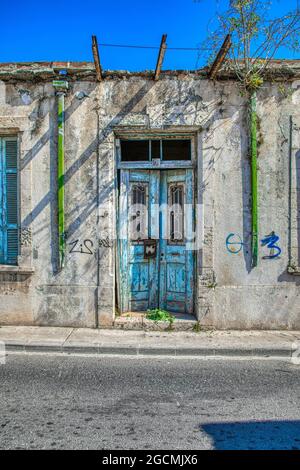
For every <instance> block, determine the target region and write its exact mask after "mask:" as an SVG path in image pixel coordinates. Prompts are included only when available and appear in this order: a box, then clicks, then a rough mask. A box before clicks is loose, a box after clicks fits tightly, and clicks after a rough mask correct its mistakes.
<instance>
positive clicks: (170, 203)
mask: <svg viewBox="0 0 300 470" xmlns="http://www.w3.org/2000/svg"><path fill="white" fill-rule="evenodd" d="M192 176H193V172H192V170H168V171H163V172H162V178H161V204H162V205H163V204H167V210H166V211H164V212H162V213H161V217H160V225H161V238H160V308H163V309H166V310H169V311H171V312H172V311H173V312H182V313H184V312H186V313H193V279H194V276H193V272H194V260H193V258H194V257H193V252H192V251H189V250H187V249H186V242H187V240H186V237H187V234H191V233H192V232H191V231H190V230H191V229H192V227H193V220H188V219H189V218H190V217H187V215H191V214H192V212H191V211H187V210H186V207H187V205H189V206H193V177H192Z"/></svg>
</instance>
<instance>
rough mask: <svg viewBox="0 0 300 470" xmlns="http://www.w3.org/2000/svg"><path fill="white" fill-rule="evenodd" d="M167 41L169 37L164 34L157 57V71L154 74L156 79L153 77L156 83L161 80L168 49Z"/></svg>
mask: <svg viewBox="0 0 300 470" xmlns="http://www.w3.org/2000/svg"><path fill="white" fill-rule="evenodd" d="M166 40H167V35H166V34H163V35H162V38H161V43H160V48H159V53H158V57H157V63H156V69H155V73H154V77H153V78H154V80H155V81H157V80H158V79H159V75H160V72H161V67H162V64H163V60H164V56H165V52H166V49H167V44H166Z"/></svg>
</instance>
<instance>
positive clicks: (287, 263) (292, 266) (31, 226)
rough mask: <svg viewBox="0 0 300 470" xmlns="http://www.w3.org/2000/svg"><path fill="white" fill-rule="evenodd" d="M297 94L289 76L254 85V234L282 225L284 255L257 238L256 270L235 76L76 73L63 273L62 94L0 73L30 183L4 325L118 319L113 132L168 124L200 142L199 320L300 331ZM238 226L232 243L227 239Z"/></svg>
mask: <svg viewBox="0 0 300 470" xmlns="http://www.w3.org/2000/svg"><path fill="white" fill-rule="evenodd" d="M299 101H300V89H299V90H298V88H297V84H295V83H294V85H293V83H292V82H290V83H287V84H285V90H283V89H282V84H270V83H266V84H265V85H264V87H263V88H262V89H261V91H260V92H259V93H258V116H259V123H260V138H259V149H258V152H259V155H258V166H259V168H258V183H259V238H260V239H261V238H263V237H264V236H265V235H267V234H269V233H270V232H272V231H274V232H275V234H276V235H278V236H279V242H278V244H279V246H280V248H281V250H282V253H281V255H280V257H278V258H276V259H264V256H268V254H269V252H270V249H269V248H268V247H266V246H265V247H260V249H259V262H258V266H257V267H256V268H254V269H251V266H250V261H251V260H250V253H251V249H250V241H251V240H250V236H251V211H250V207H251V205H250V204H251V199H250V197H251V191H250V190H251V187H250V162H249V158H248V155H247V127H246V119H247V112H246V105H245V100H244V98H243V97H241V95H240V93H239V90H238V87H237V84H236V83H235V82H233V81H223V82H221V81H218V82H215V83H214V82H211V81H209V80H207V79H203V78H201V77H197V76H195V75H193V74H191V75H188V74H185V75H182V76H181V75H180V74H179V75H178V76H167V75H165V76H163V77H162V78H161V79H160V80H159V81H158V82H154V81H153V80H151V79H149V78H146V77H142V76H126V77H124V78H122V77H119V78H111V79H107V80H104V81H103V82H101V83H96V82H95V81H93V80H89V81H83V80H81V81H74V82H72V83H71V84H70V89H69V91H68V93H67V95H66V98H65V102H66V116H65V151H66V155H65V160H66V177H65V181H66V186H65V204H66V229H67V256H66V262H65V267H64V269H63V270H62V271H59V270H58V264H57V262H58V239H57V202H56V193H57V181H56V171H57V163H56V162H57V156H56V139H57V134H56V125H57V119H56V97H55V90H54V89H53V86H52V84H51V83H36V84H33V83H31V82H29V81H26V82H20V81H19V82H17V83H15V84H11V83H6V82H4V81H3V82H0V134H1V135H6V134H16V133H17V134H18V135H19V137H20V182H21V189H20V194H21V232H20V237H21V254H20V260H19V268H18V269H17V270H15V272H13V269H10V270H9V271H7V270H6V268H5V267H0V323H1V324H32V325H60V326H62V325H64V326H71V325H72V326H78V327H80V326H86V327H97V326H109V325H111V324H112V322H113V319H114V313H115V297H116V294H115V275H116V273H115V238H116V234H115V222H116V217H115V212H116V211H115V203H116V201H115V187H116V169H115V131H118V132H120V131H121V130H122V129H125V130H130V129H133V128H134V129H137V130H139V131H140V132H143V130H148V129H152V130H160V129H162V128H164V129H166V128H168V129H169V130H170V132H174V133H176V131H177V130H181V131H182V130H184V129H189V130H192V131H193V132H195V135H196V139H197V188H196V193H197V202H198V204H199V207H200V208H199V211H198V221H197V231H198V235H199V239H200V244H201V246H200V249H199V251H198V253H197V295H196V297H197V298H196V312H195V313H196V316H197V318H198V319H199V320H200V322H201V324H203V325H205V326H206V327H209V326H212V327H215V328H239V329H244V328H277V329H284V328H300V288H299V283H300V277H297V275H295V273H297V268H298V264H300V260H299V250H298V243H299V236H298V235H299V232H300V228H299V226H298V224H299V222H298V220H299V219H298V218H297V217H299V208H300V203H299V196H298V195H299V193H300V188H299V187H298V184H300V177H298V178H297V171H298V170H299V167H300V164H299V161H298V164H296V163H295V162H296V159H297V158H298V160H299V158H300V157H299V151H300V142H299V127H300V107H299ZM291 116H292V118H291ZM291 136H292V139H291ZM297 156H298V157H297ZM290 159H291V161H292V168H291V178H290ZM290 210H291V217H290V216H289V214H290ZM230 234H234V235H233V236H232V237H231V238H230V239H229V241H231V242H235V243H236V245H226V239H227V237H228V235H230ZM239 243H240V244H239ZM232 247H237V248H240V251H239V252H238V253H232V252H230V251H232ZM31 270H33V272H31ZM292 271H293V273H292Z"/></svg>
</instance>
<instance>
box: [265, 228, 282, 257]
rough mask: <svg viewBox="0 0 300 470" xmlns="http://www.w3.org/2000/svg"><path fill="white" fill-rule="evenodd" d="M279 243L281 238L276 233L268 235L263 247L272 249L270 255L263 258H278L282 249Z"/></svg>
mask: <svg viewBox="0 0 300 470" xmlns="http://www.w3.org/2000/svg"><path fill="white" fill-rule="evenodd" d="M278 241H279V236H278V235H276V234H275V232H271V233H270V234H269V235H266V236H265V237H264V238H263V239H262V240H261V246H267V248H269V249H270V254H269V255H267V256H263V259H274V258H278V256H279V255H280V253H281V248H280V247H279V246H278V245H277V242H278Z"/></svg>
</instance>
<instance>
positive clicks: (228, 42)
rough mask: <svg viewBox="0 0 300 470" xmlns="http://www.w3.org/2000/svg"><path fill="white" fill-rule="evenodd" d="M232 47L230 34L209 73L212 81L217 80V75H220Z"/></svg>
mask: <svg viewBox="0 0 300 470" xmlns="http://www.w3.org/2000/svg"><path fill="white" fill-rule="evenodd" d="M230 47H231V36H230V34H227V36H226V38H225V40H224V42H223V44H222V46H221V48H220V50H219V52H218V54H217V56H216V58H215V60H214V62H213V64H212V66H211V68H210V70H209V72H208V76H209V78H211V79H212V80H213V79H214V78H216V75H217V73H218V71H219V70H220V68H221V66H222V64H223V62H224V60H225V57H226V55H227V54H228V51H229V49H230Z"/></svg>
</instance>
